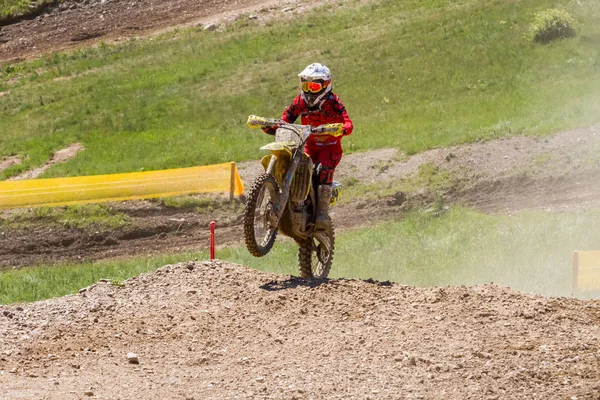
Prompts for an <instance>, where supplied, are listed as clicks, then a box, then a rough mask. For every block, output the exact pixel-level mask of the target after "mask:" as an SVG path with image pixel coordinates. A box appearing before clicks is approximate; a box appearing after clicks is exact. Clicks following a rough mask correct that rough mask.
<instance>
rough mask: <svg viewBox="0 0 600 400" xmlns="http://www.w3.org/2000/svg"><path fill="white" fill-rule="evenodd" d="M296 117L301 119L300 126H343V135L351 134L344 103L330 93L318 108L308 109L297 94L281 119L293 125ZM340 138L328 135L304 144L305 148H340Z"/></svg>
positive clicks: (313, 138) (316, 137)
mask: <svg viewBox="0 0 600 400" xmlns="http://www.w3.org/2000/svg"><path fill="white" fill-rule="evenodd" d="M298 117H301V119H300V121H301V122H300V123H301V124H302V125H311V126H319V125H323V124H337V123H342V124H344V135H343V136H348V135H349V134H351V133H352V128H353V126H352V121H351V120H350V117H349V116H348V112H347V111H346V107H345V106H344V103H342V101H341V100H340V98H339V97H337V95H335V94H333V93H330V94H329V96H328V97H327V98H326V99H325V100H324V101H323V103H321V106H320V107H314V108H309V107H308V104H306V102H305V101H304V99H303V98H302V95H301V94H299V95H298V96H297V97H296V98H295V99H294V100H293V101H292V103H291V104H290V105H289V106H288V107H287V108H286V109H285V111H284V112H283V115H282V116H281V118H282V119H283V120H284V121H285V122H288V123H290V124H293V123H294V122H295V121H296V119H298ZM341 141H342V136H338V137H334V136H329V135H324V136H316V135H314V136H311V137H310V138H309V139H308V142H307V143H306V145H307V146H310V147H312V146H329V145H333V144H337V145H338V146H341Z"/></svg>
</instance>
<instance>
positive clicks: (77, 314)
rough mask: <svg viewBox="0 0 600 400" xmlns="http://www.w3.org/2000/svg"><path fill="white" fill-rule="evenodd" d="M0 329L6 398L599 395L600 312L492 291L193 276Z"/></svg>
mask: <svg viewBox="0 0 600 400" xmlns="http://www.w3.org/2000/svg"><path fill="white" fill-rule="evenodd" d="M0 320H1V323H0V344H1V346H0V347H1V349H2V352H1V353H0V387H2V391H1V392H0V398H6V399H8V398H10V399H18V398H61V399H69V398H73V399H74V398H82V397H84V396H85V395H86V394H87V395H88V396H91V395H93V396H94V397H98V398H105V399H116V398H135V397H139V396H140V395H142V396H143V397H144V398H147V399H163V398H169V399H206V398H212V399H225V398H278V399H293V398H296V399H303V398H340V399H342V398H344V399H347V398H371V399H383V398H388V399H389V398H453V399H464V398H472V399H479V398H486V399H492V398H520V397H530V398H540V399H542V398H543V399H559V398H560V399H565V398H575V397H576V398H577V399H580V400H581V399H597V398H598V396H600V383H599V381H598V372H599V361H600V353H599V352H598V346H599V345H600V343H598V337H599V336H598V335H599V334H600V328H599V325H600V301H580V300H575V299H567V298H546V297H543V296H535V295H526V294H520V293H517V292H514V291H511V290H510V289H508V288H505V287H499V286H495V285H481V286H475V287H471V288H467V287H447V288H427V289H420V288H414V287H409V286H403V285H398V284H390V283H388V282H372V281H355V280H330V281H308V280H302V279H298V278H290V277H282V276H276V275H272V274H267V273H262V272H258V271H255V270H252V269H249V268H246V267H243V266H239V265H232V264H228V263H225V262H221V261H215V262H212V263H211V262H188V263H182V264H177V265H173V266H165V267H163V268H161V269H160V270H158V271H156V272H153V273H150V274H145V275H142V276H140V277H138V278H134V279H131V280H129V281H127V282H125V283H124V285H123V286H122V287H118V286H114V285H112V284H111V283H109V282H99V283H98V284H96V285H93V286H91V287H89V288H87V289H85V290H82V291H81V292H80V294H78V295H73V296H67V297H64V298H58V299H52V300H48V301H43V302H38V303H33V304H25V305H19V306H10V307H6V306H4V307H0ZM128 353H134V354H135V357H137V363H136V359H134V358H132V357H133V355H130V358H131V360H128V357H127V356H128Z"/></svg>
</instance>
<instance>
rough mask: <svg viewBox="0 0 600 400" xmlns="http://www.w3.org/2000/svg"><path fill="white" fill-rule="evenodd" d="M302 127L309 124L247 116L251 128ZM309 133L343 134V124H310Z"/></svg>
mask: <svg viewBox="0 0 600 400" xmlns="http://www.w3.org/2000/svg"><path fill="white" fill-rule="evenodd" d="M286 126H287V127H290V128H292V127H293V128H300V129H302V128H304V127H306V126H309V125H297V124H290V123H289V122H285V121H284V120H282V119H272V118H264V117H259V116H256V115H250V116H249V117H248V127H249V128H251V129H256V128H275V129H277V128H285V127H286ZM310 131H311V133H314V134H324V135H331V136H336V137H337V136H342V135H343V134H344V124H325V125H319V126H310Z"/></svg>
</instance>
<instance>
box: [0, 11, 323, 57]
mask: <svg viewBox="0 0 600 400" xmlns="http://www.w3.org/2000/svg"><path fill="white" fill-rule="evenodd" d="M333 1H334V0H325V1H324V0H305V1H299V0H169V1H165V0H77V1H75V0H68V1H65V2H63V3H62V4H61V5H60V6H59V5H57V6H53V7H50V8H48V9H46V10H45V11H44V12H43V13H42V14H40V15H38V16H36V17H34V18H32V19H26V20H23V21H21V22H18V23H14V24H10V25H6V26H0V63H1V62H10V61H19V60H23V59H25V58H31V57H37V56H40V55H42V54H48V53H50V52H52V51H57V50H69V49H75V48H81V47H88V46H90V45H92V44H94V43H97V42H99V41H105V42H106V41H108V42H110V41H119V40H126V39H129V38H135V37H139V36H144V35H148V34H151V33H154V32H158V31H161V30H164V29H167V28H172V27H175V26H199V27H201V28H202V29H209V30H213V29H221V28H223V27H224V26H225V25H226V24H227V23H229V22H231V21H233V20H235V19H236V18H238V17H240V16H245V17H246V18H252V19H256V20H264V19H267V18H271V17H273V16H278V17H280V16H283V15H285V14H294V13H297V12H302V10H304V9H306V8H309V7H313V6H315V5H319V4H324V3H327V2H333ZM246 15H247V16H246Z"/></svg>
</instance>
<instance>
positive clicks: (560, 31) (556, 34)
mask: <svg viewBox="0 0 600 400" xmlns="http://www.w3.org/2000/svg"><path fill="white" fill-rule="evenodd" d="M573 25H575V20H574V19H573V17H571V15H570V14H569V13H568V12H566V11H563V10H557V9H555V8H551V9H548V10H545V11H540V12H539V13H537V14H535V16H534V21H533V25H532V26H531V31H530V33H531V39H532V40H533V41H534V42H537V43H544V44H546V43H549V42H551V41H552V40H555V39H564V38H569V37H573V36H575V29H574V28H573Z"/></svg>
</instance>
